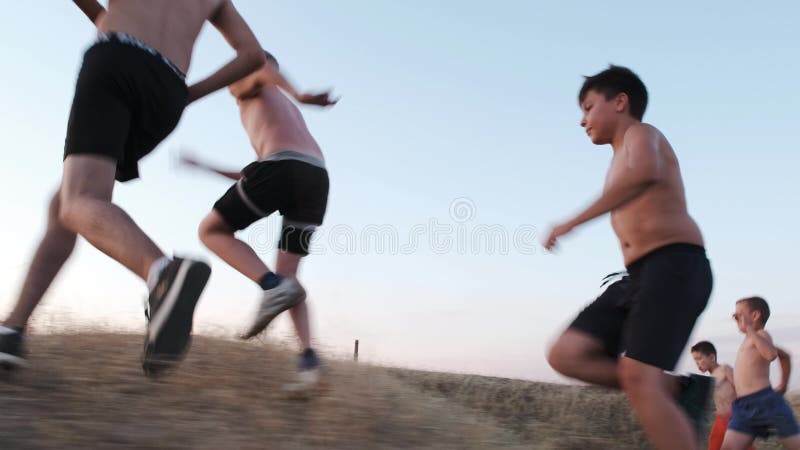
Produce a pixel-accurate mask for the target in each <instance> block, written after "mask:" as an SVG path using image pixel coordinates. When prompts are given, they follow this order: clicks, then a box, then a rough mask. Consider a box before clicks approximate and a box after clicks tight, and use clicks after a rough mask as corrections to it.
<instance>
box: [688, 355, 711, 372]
mask: <svg viewBox="0 0 800 450" xmlns="http://www.w3.org/2000/svg"><path fill="white" fill-rule="evenodd" d="M692 358H694V362H695V364H697V370H699V371H700V372H701V373H706V372H710V371H711V366H713V365H714V363H715V362H716V359H717V358H716V357H715V356H714V355H704V354H703V353H701V352H692Z"/></svg>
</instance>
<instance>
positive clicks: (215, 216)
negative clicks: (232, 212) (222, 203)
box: [197, 211, 234, 243]
mask: <svg viewBox="0 0 800 450" xmlns="http://www.w3.org/2000/svg"><path fill="white" fill-rule="evenodd" d="M220 233H221V234H228V235H233V233H234V230H233V228H231V227H230V225H228V223H227V222H225V219H223V218H222V216H221V215H220V214H219V213H217V212H216V211H212V212H210V213H209V214H208V215H207V216H206V217H205V218H204V219H203V220H202V222H200V225H199V226H198V227H197V235H198V236H199V237H200V241H202V242H203V243H205V242H206V240H207V239H208V238H209V237H211V236H213V235H215V234H220Z"/></svg>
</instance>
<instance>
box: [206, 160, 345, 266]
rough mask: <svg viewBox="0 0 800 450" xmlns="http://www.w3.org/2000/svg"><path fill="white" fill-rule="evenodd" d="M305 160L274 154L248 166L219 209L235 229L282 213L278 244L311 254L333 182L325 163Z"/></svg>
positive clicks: (216, 205) (304, 253) (223, 197)
mask: <svg viewBox="0 0 800 450" xmlns="http://www.w3.org/2000/svg"><path fill="white" fill-rule="evenodd" d="M287 153H289V152H287ZM291 153H294V152H291ZM279 155H280V154H279ZM304 159H306V160H301V159H293V158H291V157H288V158H283V159H281V158H275V159H271V160H265V161H257V162H254V163H252V164H250V165H248V166H247V167H245V168H244V169H243V170H242V178H241V179H240V180H239V181H237V182H236V184H234V185H233V186H231V187H230V189H228V191H227V192H225V194H224V195H223V196H222V197H221V198H220V199H219V200H217V202H216V203H215V204H214V209H215V210H216V211H217V212H218V213H219V214H220V215H221V216H222V218H223V219H224V220H225V222H226V223H227V224H228V225H229V226H230V227H231V228H232V229H233V230H243V229H245V228H247V227H248V226H250V225H251V224H253V223H254V222H256V221H258V220H260V219H263V218H265V217H267V216H269V215H270V214H272V213H274V212H275V211H278V212H280V214H281V215H282V216H283V218H284V220H283V227H282V232H281V238H280V241H279V243H278V246H279V248H280V249H282V250H285V251H288V252H290V253H295V254H300V255H307V254H308V250H309V248H308V247H309V245H310V244H309V242H310V239H311V235H312V234H313V232H314V230H315V229H316V227H317V226H319V225H321V224H322V220H323V218H324V217H325V211H326V209H327V205H328V188H329V180H328V171H327V170H326V169H325V168H324V165H322V164H321V163H319V164H313V163H312V162H313V159H310V158H304ZM309 161H310V162H309Z"/></svg>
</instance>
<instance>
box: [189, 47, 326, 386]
mask: <svg viewBox="0 0 800 450" xmlns="http://www.w3.org/2000/svg"><path fill="white" fill-rule="evenodd" d="M265 53H266V52H265ZM266 55H267V62H266V64H265V65H264V66H263V67H261V68H260V69H259V70H258V71H256V72H254V73H253V74H251V75H249V76H247V77H245V78H244V79H242V80H241V81H238V82H236V83H234V84H232V85H231V86H230V91H231V95H233V96H234V97H235V98H236V102H237V104H238V105H239V111H240V114H241V119H242V125H244V128H245V130H246V131H247V135H248V136H249V137H250V142H251V143H252V145H253V149H254V150H255V152H256V156H257V158H258V159H257V161H256V162H254V163H252V164H250V165H248V166H247V167H245V168H244V169H243V170H242V171H241V172H238V171H233V172H231V171H224V170H219V169H215V168H212V167H209V166H207V165H205V164H202V163H200V162H198V161H196V160H194V159H191V158H184V162H185V163H187V164H190V165H193V166H197V167H200V168H203V169H206V170H210V171H212V172H215V173H217V174H220V175H223V176H226V177H228V178H231V179H233V180H236V183H235V184H234V185H233V186H231V187H230V189H228V191H227V192H226V193H225V194H224V195H223V196H222V198H220V199H219V200H218V201H217V202H216V203H215V204H214V208H213V209H212V210H211V212H210V213H209V214H208V215H207V216H206V218H205V219H203V222H202V223H201V224H200V229H199V234H200V240H201V241H202V242H203V243H204V244H205V245H206V246H207V247H208V248H209V249H210V250H211V251H213V252H214V253H216V254H217V256H219V257H220V258H221V259H222V260H223V261H225V262H227V263H228V264H230V265H231V267H233V268H234V269H236V270H238V271H239V272H240V273H241V274H242V275H244V276H246V277H247V278H249V279H250V280H252V281H253V282H255V283H256V284H257V285H258V286H259V287H261V289H263V293H262V295H261V302H260V306H259V308H258V311H257V312H256V314H255V317H254V318H253V320H252V321H251V323H250V324H249V325H248V327H247V329H246V331H245V332H244V334H243V335H242V337H243V338H244V339H250V338H252V337H253V336H256V335H257V334H259V333H260V332H261V331H262V330H264V329H265V328H266V327H267V325H269V323H270V322H271V321H272V320H273V319H274V318H275V317H277V316H278V315H279V314H280V313H282V312H283V311H286V310H289V312H290V315H291V317H292V320H293V321H294V326H295V330H296V332H297V336H298V339H299V340H300V345H301V346H302V349H303V351H302V353H301V355H300V361H299V373H298V374H299V382H298V383H297V384H296V385H295V387H297V388H300V389H303V388H305V387H313V386H314V385H315V384H316V383H317V381H318V380H319V367H320V363H319V359H318V357H317V354H316V353H315V352H314V350H313V349H312V348H311V335H310V326H309V318H308V307H307V306H306V302H305V297H306V292H305V289H304V288H303V286H301V284H300V282H299V281H298V280H297V271H298V267H299V265H300V261H301V259H302V258H303V257H304V256H306V255H308V251H309V242H310V240H311V236H312V234H313V233H314V230H315V228H316V227H317V226H319V225H321V224H322V219H323V217H324V215H325V211H326V208H327V202H328V171H327V170H326V168H325V160H324V158H323V156H322V151H321V150H320V147H319V145H318V144H317V141H316V140H315V139H314V137H313V136H312V135H311V133H310V132H309V131H308V127H307V126H306V123H305V120H303V116H302V114H301V113H300V110H299V109H298V108H297V106H295V104H294V103H292V101H291V100H289V98H288V97H287V96H286V95H285V94H284V92H285V93H286V94H289V95H290V96H291V97H293V98H294V99H295V100H297V101H298V102H301V103H306V104H313V105H319V106H328V105H333V104H335V103H336V101H335V100H331V99H330V98H329V95H328V93H322V94H316V95H314V94H300V93H298V92H297V91H296V90H295V89H294V87H293V86H292V85H291V84H290V83H289V82H288V81H287V80H286V79H285V78H284V76H283V75H282V74H281V72H280V68H279V66H278V62H277V60H275V58H274V57H273V56H272V55H271V54H269V53H266ZM275 211H278V212H280V214H282V215H283V227H282V231H281V237H280V241H279V243H278V245H279V251H278V257H277V261H276V263H275V270H274V271H272V270H270V269H269V268H268V267H267V266H266V264H264V262H263V261H262V260H261V258H259V256H258V255H257V254H256V252H255V251H254V250H253V248H252V247H250V246H249V245H247V244H246V243H245V242H243V241H240V240H239V239H237V238H236V237H235V236H234V233H235V232H236V231H238V230H243V229H245V228H247V227H249V226H250V225H252V224H253V223H254V222H256V221H259V220H261V219H263V218H265V217H267V216H269V215H270V214H272V213H273V212H275Z"/></svg>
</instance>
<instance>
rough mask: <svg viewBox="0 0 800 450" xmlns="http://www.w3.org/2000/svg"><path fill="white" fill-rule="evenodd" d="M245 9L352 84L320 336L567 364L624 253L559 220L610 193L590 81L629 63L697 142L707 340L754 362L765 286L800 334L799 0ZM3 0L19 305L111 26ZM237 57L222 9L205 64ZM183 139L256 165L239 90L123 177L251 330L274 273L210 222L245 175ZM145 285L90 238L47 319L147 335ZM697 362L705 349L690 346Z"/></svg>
mask: <svg viewBox="0 0 800 450" xmlns="http://www.w3.org/2000/svg"><path fill="white" fill-rule="evenodd" d="M236 5H237V7H238V8H239V9H240V11H241V13H242V15H243V16H244V17H245V19H246V20H247V21H248V22H249V23H250V25H251V27H252V28H253V30H254V31H255V33H256V35H257V37H258V38H259V40H260V42H261V43H262V45H263V46H264V47H265V48H266V49H268V50H269V51H270V52H272V53H273V54H275V55H276V56H277V58H278V59H279V61H280V62H281V66H282V68H283V69H284V70H285V72H286V73H287V74H288V75H289V76H290V77H291V79H293V80H294V81H295V82H296V83H297V84H298V85H299V86H300V87H302V88H307V89H311V90H314V89H321V88H327V87H333V88H334V89H335V92H336V93H337V94H339V95H341V96H342V100H341V102H340V103H339V104H338V105H337V106H336V107H334V108H332V109H330V110H319V109H313V108H303V111H304V113H305V115H306V119H307V121H308V124H309V127H310V129H311V131H312V133H313V134H314V135H315V137H316V138H317V139H318V141H319V143H320V145H321V146H322V149H323V152H324V153H325V156H326V160H327V165H328V169H329V171H330V177H331V196H330V203H329V208H328V215H327V216H326V223H325V225H324V226H323V227H322V229H321V230H320V234H319V236H318V239H317V242H316V246H315V252H314V253H315V254H313V255H312V256H310V257H309V258H308V259H307V260H306V261H305V263H304V267H303V270H302V274H301V277H302V279H303V281H304V283H305V285H306V286H307V288H308V291H309V294H310V302H311V306H312V308H313V309H312V313H313V320H314V325H315V330H314V334H315V337H316V339H317V342H318V343H319V345H320V347H321V348H324V349H325V350H326V351H327V352H328V353H329V354H335V355H347V354H349V353H350V352H351V351H352V343H353V340H354V339H360V340H361V354H362V358H363V359H366V360H368V361H373V362H379V363H384V364H390V365H403V366H410V367H417V368H426V369H436V370H447V371H460V372H472V373H480V374H488V375H497V376H510V377H518V378H526V379H534V380H562V379H561V378H559V377H558V376H557V375H555V374H554V372H553V371H552V370H551V369H550V368H549V367H548V366H547V363H546V361H545V359H544V353H545V349H546V347H547V343H548V341H549V340H550V339H551V338H552V337H554V336H555V335H556V334H557V333H558V332H559V331H560V330H561V328H562V327H563V326H564V325H566V324H567V323H569V321H571V320H572V318H573V317H574V316H575V314H577V312H578V311H579V310H580V309H581V308H582V307H583V306H584V305H585V304H586V303H587V302H588V301H589V300H591V299H592V298H593V297H594V296H595V295H596V292H597V288H598V286H599V283H600V279H601V278H602V277H603V276H604V275H605V274H607V273H609V272H612V271H616V270H619V269H621V268H622V259H621V255H620V252H619V248H618V246H617V243H616V240H615V237H614V235H613V233H612V231H611V228H610V226H609V223H608V219H607V217H606V218H601V219H599V220H597V221H595V222H593V223H591V224H589V225H586V226H584V227H582V228H580V229H579V230H577V231H576V232H575V233H574V235H572V236H570V237H569V238H567V239H565V240H564V241H563V243H562V246H561V251H560V252H559V253H558V254H556V255H548V254H545V253H544V252H543V251H542V249H541V247H540V246H539V245H538V243H539V240H540V236H539V234H541V233H544V232H546V230H547V228H548V226H549V225H550V224H551V223H553V222H556V221H559V220H561V219H564V218H566V217H568V216H569V215H570V214H572V213H574V212H576V211H577V210H578V209H579V208H581V207H583V206H585V205H586V204H587V203H588V202H589V201H590V200H592V199H593V198H594V197H595V196H596V195H597V194H598V193H599V190H600V188H601V186H602V182H603V178H604V176H605V170H606V168H607V166H608V163H609V160H610V157H611V149H610V147H596V146H593V145H592V144H591V142H589V141H588V139H587V138H586V136H585V134H584V133H583V131H582V129H581V128H580V126H579V121H580V111H579V109H578V107H577V100H576V96H577V92H578V89H579V88H580V84H581V82H582V75H590V74H593V73H596V72H598V71H600V70H602V69H604V68H605V67H606V66H607V65H608V64H609V63H614V64H620V65H625V66H628V67H630V68H632V69H633V70H634V71H636V72H637V73H638V74H639V75H640V76H641V78H642V79H643V81H644V82H645V84H646V85H647V87H648V89H649V92H650V99H651V102H650V105H649V107H648V111H647V113H646V114H645V121H647V122H649V123H651V124H653V125H655V126H656V127H658V128H659V129H661V130H662V131H663V132H664V134H665V135H666V136H667V138H668V139H669V140H670V141H671V143H672V145H673V146H674V147H675V150H676V152H677V154H678V157H679V158H680V160H681V164H682V169H683V175H684V181H685V184H686V189H687V196H688V202H689V207H690V212H691V213H692V215H693V216H694V218H695V219H696V220H697V222H698V223H699V225H700V227H701V228H702V230H703V233H704V236H705V238H706V242H707V249H708V254H709V257H710V259H711V263H712V267H713V270H714V276H715V286H714V292H713V294H712V297H711V301H710V303H709V306H708V308H707V309H706V311H705V313H704V314H703V316H702V317H701V319H700V321H699V323H698V326H697V327H696V329H695V334H694V336H693V338H692V341H693V342H694V341H696V340H700V339H710V340H712V341H713V342H715V343H716V344H718V349H719V351H720V360H721V361H725V362H729V363H733V360H734V357H735V352H736V348H737V345H738V343H739V342H740V340H741V335H739V334H738V332H737V329H736V327H735V324H734V322H733V321H732V320H731V319H730V314H731V313H732V312H733V305H734V301H735V300H736V299H738V298H741V297H744V296H749V295H755V294H758V295H762V296H764V297H765V298H766V299H767V300H768V301H769V302H770V305H771V307H772V310H773V317H772V318H771V319H770V323H769V324H768V327H767V328H768V330H771V331H772V333H773V335H774V337H775V340H776V342H777V343H778V344H779V345H783V346H784V347H786V348H787V349H789V350H790V351H793V352H794V354H795V355H800V327H799V326H798V324H799V323H800V305H799V304H798V301H797V299H798V295H797V293H796V288H795V286H796V277H797V275H796V272H797V269H798V265H797V257H796V254H797V250H798V248H800V239H798V237H797V234H796V233H797V230H798V229H800V214H798V212H797V208H796V207H795V203H796V201H794V199H795V194H796V192H797V187H798V179H797V176H796V171H797V168H798V167H800V156H799V155H800V153H798V151H797V150H798V148H797V147H798V145H797V139H796V136H795V134H796V130H797V129H798V120H797V118H796V113H795V111H794V109H795V105H797V104H798V102H800V90H799V89H798V87H797V81H796V80H797V78H796V74H797V73H800V62H798V59H797V58H796V56H793V55H795V54H796V45H797V42H800V31H798V28H797V27H796V24H795V18H796V17H798V16H800V6H799V5H798V3H796V2H790V1H783V2H770V3H769V4H757V3H753V2H744V1H733V2H730V1H728V2H724V3H722V2H712V3H707V4H706V3H703V4H698V3H696V2H685V1H679V2H671V3H669V4H664V5H652V4H647V3H643V2H634V1H624V2H623V1H612V2H606V3H604V4H603V6H602V7H599V6H598V5H599V4H598V3H596V2H595V3H589V2H578V1H566V2H549V3H546V4H534V3H533V2H524V1H506V2H500V3H488V2H473V1H457V2H456V1H450V0H447V1H440V2H427V1H411V2H388V1H383V2H366V1H349V0H345V1H341V2H328V1H322V0H317V1H291V2H290V1H276V2H262V1H256V0H240V1H238V2H236ZM4 9H5V11H4V12H5V16H6V17H7V20H6V23H5V24H4V26H3V27H2V28H0V40H2V42H4V43H5V44H4V50H5V55H4V62H3V68H4V70H3V71H0V82H2V85H3V86H5V89H2V90H0V105H2V107H0V114H1V115H2V116H0V142H1V143H2V148H3V149H4V151H3V152H2V154H1V155H0V188H1V189H2V191H3V192H5V194H4V195H5V197H4V198H5V199H6V201H5V202H4V204H5V214H4V217H6V223H5V225H4V233H2V234H1V235H0V244H2V248H3V249H4V252H3V255H4V256H2V257H0V269H2V270H0V281H2V282H3V283H4V284H5V285H6V286H7V289H5V290H4V291H3V293H2V294H0V313H2V312H5V311H7V310H8V309H9V308H10V306H11V303H12V302H13V301H14V300H15V296H16V294H17V292H18V290H19V286H20V283H21V280H22V277H23V276H24V270H25V268H26V263H27V261H28V259H29V258H30V256H31V254H32V253H33V250H34V248H35V245H36V244H37V243H38V239H39V237H40V236H41V233H42V231H43V226H44V217H45V216H44V214H45V206H46V201H47V199H48V197H49V195H50V194H51V192H52V191H53V189H54V188H55V187H56V186H57V184H58V181H59V179H60V173H61V168H62V164H61V157H62V151H63V140H64V133H65V130H66V123H67V117H68V113H69V107H70V103H71V99H72V94H73V91H74V83H75V79H76V76H77V72H78V69H79V67H80V61H81V56H82V53H83V51H84V50H85V49H86V48H87V47H88V46H89V45H90V43H91V41H92V36H93V29H92V26H91V24H90V23H89V22H88V21H87V20H86V19H85V18H84V17H83V16H82V14H81V13H80V11H79V10H78V9H77V8H76V7H75V6H74V5H73V4H72V2H68V1H62V2H13V3H8V4H6V5H4ZM32 23H33V24H35V25H33V24H32ZM231 56H232V52H231V50H230V49H229V48H228V47H227V44H225V42H224V40H223V39H222V38H221V37H220V36H219V35H218V34H217V32H216V31H215V30H214V29H213V28H212V27H210V26H209V27H207V28H206V29H205V31H204V32H203V33H202V35H201V38H200V40H199V42H198V44H197V46H196V50H195V53H194V60H193V63H192V67H191V69H190V71H189V80H190V81H192V80H198V79H200V78H202V77H204V76H206V75H207V74H209V73H211V71H213V70H215V69H216V68H217V67H219V66H220V65H221V64H223V63H224V62H226V61H227V60H228V59H229V58H230V57H231ZM181 151H191V152H193V153H195V154H196V155H198V156H200V157H203V158H205V159H208V160H210V161H214V162H217V163H219V164H221V165H224V166H229V167H230V168H240V167H242V166H244V165H245V164H247V163H248V162H249V161H250V160H252V158H253V157H254V154H253V152H252V149H251V147H250V145H249V142H248V140H247V137H246V135H245V133H244V131H243V130H242V128H241V124H240V122H239V117H238V112H237V109H236V105H235V103H234V101H233V99H232V98H231V97H230V96H229V95H228V94H227V93H226V92H219V93H217V94H215V95H212V96H210V97H208V98H207V99H204V100H202V101H201V102H199V103H197V104H195V105H192V106H191V107H190V108H189V109H188V110H187V111H186V113H185V114H184V116H183V118H182V120H181V123H180V125H179V126H178V128H177V130H176V131H175V132H174V133H173V134H172V135H171V136H170V137H169V138H168V139H167V140H166V141H165V142H164V143H163V144H162V145H161V146H160V147H159V148H158V149H157V150H156V151H155V152H154V153H153V154H152V155H151V156H150V157H148V158H147V159H146V160H144V161H143V163H142V164H141V173H142V179H141V180H140V181H136V182H133V183H128V184H126V185H118V187H117V189H116V191H115V200H116V201H117V202H118V203H119V204H120V205H121V206H122V207H123V208H125V209H126V210H127V211H128V212H129V213H130V214H131V215H132V216H133V217H134V218H135V219H136V221H137V222H138V223H139V224H140V226H142V228H143V229H144V230H145V231H147V232H148V233H150V234H151V236H152V237H153V238H154V239H155V240H156V242H157V243H158V244H159V245H160V246H161V247H162V248H163V249H164V250H165V251H168V252H173V251H174V252H176V253H179V254H187V253H188V254H192V255H199V256H201V257H204V258H207V259H208V260H209V261H210V262H211V264H212V267H213V270H214V272H213V274H212V278H211V280H210V284H209V286H208V288H207V290H206V292H205V294H204V295H203V297H202V299H201V302H200V304H199V307H198V311H197V316H196V317H197V329H198V331H200V332H205V333H216V334H223V335H230V334H232V333H233V332H234V331H236V330H238V328H239V327H240V326H242V325H243V323H244V322H245V320H246V318H247V317H248V315H249V314H250V313H251V312H252V308H253V307H254V305H255V300H256V298H257V295H258V290H257V288H256V287H255V286H254V285H253V284H252V283H251V282H249V281H248V280H246V279H245V278H244V277H242V276H241V275H239V274H238V273H236V272H234V271H233V270H232V269H229V268H227V267H226V266H225V265H224V264H223V263H222V262H221V261H220V260H218V259H217V258H215V257H213V256H211V254H210V252H208V251H207V250H205V249H204V248H203V246H202V245H201V244H200V242H199V241H198V239H197V235H196V228H197V224H198V223H199V221H200V220H201V219H202V217H203V216H204V215H205V214H206V213H207V212H208V211H209V210H210V208H211V206H212V204H213V203H214V201H215V200H216V199H217V198H218V197H219V196H220V195H221V194H222V193H223V192H224V191H225V190H226V189H227V187H228V182H227V181H226V180H224V179H221V178H214V177H212V176H206V175H203V174H198V173H196V172H192V171H189V170H185V169H182V168H180V167H178V166H177V164H176V163H175V160H176V158H177V155H179V154H180V152H181ZM787 200H788V201H787ZM277 226H278V219H277V218H271V219H270V220H269V221H267V222H266V223H265V224H263V225H261V226H257V227H255V228H253V229H249V230H246V231H245V232H243V233H242V235H241V237H242V238H243V239H247V240H248V241H249V242H252V243H254V244H256V245H257V246H258V247H259V250H260V253H261V254H262V256H263V257H264V258H266V259H267V261H268V262H269V263H271V262H272V261H273V260H274V255H275V251H274V248H273V247H274V245H273V244H274V242H275V241H276V239H277V230H278V228H277ZM534 230H535V232H536V236H535V238H534V237H532V236H533V234H534V233H533V232H534ZM375 234H378V235H380V236H382V238H383V239H384V242H383V246H382V247H381V246H379V245H377V243H376V242H375V240H373V239H371V238H370V236H373V237H374V236H375ZM487 235H491V236H494V237H495V238H496V239H497V241H495V242H494V243H495V244H496V245H495V246H494V247H490V246H488V245H487V242H486V239H485V238H486V236H487ZM503 237H505V238H507V242H506V244H507V246H508V248H503V246H502V245H500V244H502V242H501V241H502V239H503ZM534 243H535V244H536V245H535V247H534V246H532V244H534ZM145 295H146V293H145V288H144V286H143V284H142V283H141V282H140V281H139V280H138V279H137V278H135V277H134V276H133V275H131V274H130V273H128V272H127V271H126V270H125V269H124V268H122V267H121V266H119V265H117V264H116V263H114V262H113V261H111V260H109V259H108V258H107V257H105V256H104V255H102V254H100V253H99V252H97V251H96V250H94V249H93V248H92V247H91V246H89V245H88V244H87V243H85V242H81V243H79V245H78V249H77V251H76V253H75V254H74V257H73V258H72V260H71V261H70V263H69V264H68V266H67V267H66V269H65V270H64V272H63V273H62V274H61V276H60V277H59V279H58V280H57V282H56V284H55V285H54V286H53V287H52V289H51V290H50V292H49V294H48V295H47V297H46V306H45V307H44V308H43V309H42V310H41V311H40V312H39V314H38V315H37V316H36V318H35V321H34V324H33V325H34V331H35V332H36V333H46V332H50V331H53V330H63V329H83V328H86V327H90V326H91V327H97V326H107V327H117V328H125V329H131V330H142V329H143V328H144V318H143V315H142V299H143V298H144V296H145ZM288 325H289V321H288V319H287V318H281V319H280V320H279V322H278V324H277V325H276V327H275V329H273V330H271V331H270V333H269V336H270V337H272V338H276V339H277V338H281V337H282V336H286V335H287V333H288V332H289V328H288ZM108 351H113V349H108ZM679 369H680V370H684V371H688V370H693V363H692V362H691V359H690V357H689V355H688V353H687V355H686V358H684V359H683V360H682V361H681V363H680V365H679ZM774 372H776V370H774ZM797 374H800V370H796V371H795V376H794V377H793V383H794V387H795V388H797V387H798V382H800V377H798V376H797Z"/></svg>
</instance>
